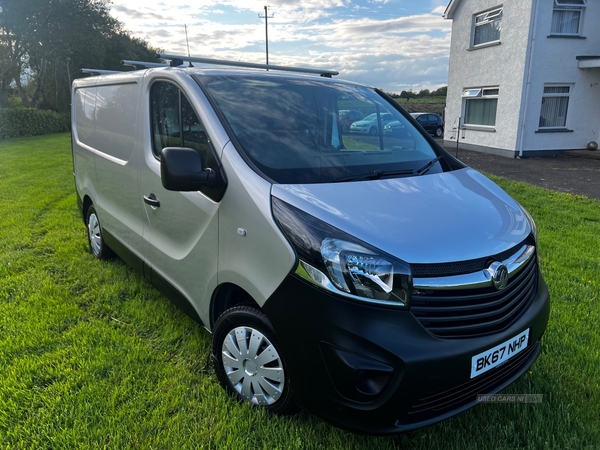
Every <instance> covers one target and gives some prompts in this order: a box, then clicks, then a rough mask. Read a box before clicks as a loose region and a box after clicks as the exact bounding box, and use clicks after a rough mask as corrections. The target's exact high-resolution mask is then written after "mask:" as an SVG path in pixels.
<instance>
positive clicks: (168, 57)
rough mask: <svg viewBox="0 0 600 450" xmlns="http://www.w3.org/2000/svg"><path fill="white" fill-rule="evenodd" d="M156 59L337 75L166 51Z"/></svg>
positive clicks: (336, 73) (176, 62) (315, 70)
mask: <svg viewBox="0 0 600 450" xmlns="http://www.w3.org/2000/svg"><path fill="white" fill-rule="evenodd" d="M156 57H157V58H158V59H166V60H170V61H171V63H170V64H169V65H170V66H171V67H177V66H181V65H182V64H183V62H184V61H186V62H197V63H202V64H215V65H219V66H234V67H246V68H251V69H267V70H282V71H286V72H302V73H313V74H317V75H321V76H322V77H327V78H331V77H332V75H339V72H338V71H336V70H322V69H311V68H307V67H291V66H274V65H271V64H256V63H249V62H239V61H226V60H222V59H211V58H199V57H196V56H184V55H172V54H167V53H158V54H157V55H156Z"/></svg>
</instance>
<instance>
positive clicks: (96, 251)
mask: <svg viewBox="0 0 600 450" xmlns="http://www.w3.org/2000/svg"><path fill="white" fill-rule="evenodd" d="M85 223H86V225H87V230H88V233H87V236H88V244H89V245H90V251H91V252H92V255H93V256H94V258H97V259H107V258H109V257H111V256H112V255H113V252H112V250H111V249H110V248H109V247H108V245H106V243H105V242H104V238H103V236H102V227H101V226H100V220H99V219H98V213H97V212H96V209H95V208H94V205H91V206H90V207H89V208H88V210H87V215H86V218H85Z"/></svg>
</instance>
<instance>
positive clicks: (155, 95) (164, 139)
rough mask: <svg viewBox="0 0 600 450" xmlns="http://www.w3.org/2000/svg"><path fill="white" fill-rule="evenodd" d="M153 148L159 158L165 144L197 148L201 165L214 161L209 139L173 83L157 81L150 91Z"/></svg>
mask: <svg viewBox="0 0 600 450" xmlns="http://www.w3.org/2000/svg"><path fill="white" fill-rule="evenodd" d="M150 104H151V113H150V114H151V121H152V141H153V142H152V145H153V147H152V150H153V152H154V155H155V156H156V157H157V158H159V157H160V154H161V152H162V149H163V148H165V147H188V148H193V149H194V150H196V151H197V152H198V153H199V154H200V157H201V160H202V164H203V166H204V167H211V166H212V165H213V162H214V161H213V158H211V156H212V155H211V151H210V149H211V147H210V141H209V139H208V136H207V135H206V132H205V130H204V126H203V125H202V122H200V119H199V118H198V116H197V115H196V113H195V112H194V109H193V108H192V105H191V104H190V102H189V101H188V99H187V98H186V96H185V95H184V94H183V93H182V92H181V90H180V89H179V88H178V87H177V86H175V85H174V84H172V83H167V82H164V81H158V82H156V83H154V84H153V85H152V88H151V93H150Z"/></svg>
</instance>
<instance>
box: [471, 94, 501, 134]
mask: <svg viewBox="0 0 600 450" xmlns="http://www.w3.org/2000/svg"><path fill="white" fill-rule="evenodd" d="M499 92H500V91H499V89H498V88H497V87H487V88H470V89H465V90H464V91H463V94H462V98H463V124H464V125H480V126H484V127H485V126H488V127H493V126H495V125H496V109H497V108H498V93H499Z"/></svg>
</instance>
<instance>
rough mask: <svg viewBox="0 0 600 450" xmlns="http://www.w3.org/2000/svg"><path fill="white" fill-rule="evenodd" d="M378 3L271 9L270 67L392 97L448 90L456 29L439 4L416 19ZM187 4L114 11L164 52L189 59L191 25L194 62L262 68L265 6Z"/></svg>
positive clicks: (335, 0)
mask: <svg viewBox="0 0 600 450" xmlns="http://www.w3.org/2000/svg"><path fill="white" fill-rule="evenodd" d="M377 1H378V5H379V6H380V7H381V8H386V9H383V10H381V11H380V12H376V13H374V12H373V11H374V9H373V5H371V6H369V3H365V2H361V3H357V2H350V1H349V0H300V1H297V0H274V1H272V2H270V5H271V6H272V8H271V11H272V12H274V16H275V17H273V18H272V19H270V20H269V61H270V63H271V64H279V65H292V66H294V65H295V66H314V67H318V68H323V69H329V68H332V69H335V70H339V71H340V73H341V75H340V77H341V78H344V79H349V80H352V81H357V82H361V83H365V84H369V85H375V86H377V87H380V88H382V89H384V90H386V91H388V92H400V91H402V90H407V89H413V90H420V89H422V88H428V89H434V88H437V87H439V86H442V85H445V84H447V76H448V55H449V49H450V31H451V26H452V23H451V22H450V21H447V20H444V19H443V18H442V17H441V13H440V10H441V9H445V8H444V7H443V6H442V5H440V1H439V0H437V1H435V2H434V3H435V4H434V5H431V6H432V8H431V9H428V10H427V9H426V10H425V12H421V13H414V12H415V7H414V5H413V6H411V8H412V9H411V11H412V12H413V13H412V14H408V13H407V12H406V11H404V8H400V7H399V6H398V2H397V1H396V2H394V0H391V1H387V0H385V1H383V0H377ZM388 3H389V5H387V4H388ZM404 4H405V3H404ZM190 5H191V3H190V2H189V0H170V1H169V2H168V4H167V3H166V2H165V3H162V4H159V3H157V2H156V1H155V0H144V1H140V0H113V6H112V11H113V14H114V15H115V16H117V18H118V19H119V20H121V21H122V22H124V24H125V27H126V28H127V29H129V30H130V31H131V32H132V34H133V35H134V36H136V37H141V38H144V39H146V40H148V41H149V42H150V44H151V45H153V46H155V47H160V48H163V49H165V51H166V52H169V53H175V54H178V53H179V54H187V47H186V41H185V32H184V29H183V24H187V27H188V35H189V42H190V52H191V53H192V54H193V55H197V56H204V57H208V58H217V59H230V60H235V61H237V60H242V61H247V62H259V63H263V62H264V60H265V35H264V21H263V20H261V19H259V17H258V15H259V13H261V12H262V11H263V5H264V2H258V1H254V0H251V1H248V0H221V1H218V0H196V1H195V2H194V3H193V7H192V6H190ZM357 8H360V9H359V10H358V11H357ZM407 9H408V6H407ZM378 11H379V10H378ZM427 11H430V12H427ZM442 12H443V11H442ZM400 13H401V14H403V16H400Z"/></svg>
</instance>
